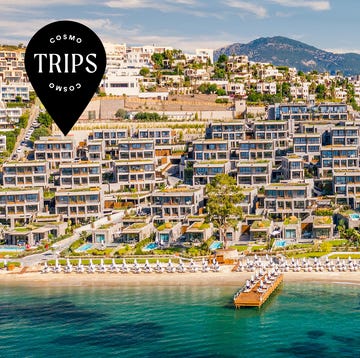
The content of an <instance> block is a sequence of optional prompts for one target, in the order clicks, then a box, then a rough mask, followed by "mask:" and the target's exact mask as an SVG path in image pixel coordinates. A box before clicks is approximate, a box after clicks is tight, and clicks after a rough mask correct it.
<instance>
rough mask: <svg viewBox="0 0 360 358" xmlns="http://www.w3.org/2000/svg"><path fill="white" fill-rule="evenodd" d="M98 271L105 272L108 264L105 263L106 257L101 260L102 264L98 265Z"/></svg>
mask: <svg viewBox="0 0 360 358" xmlns="http://www.w3.org/2000/svg"><path fill="white" fill-rule="evenodd" d="M98 271H99V272H100V273H105V272H106V266H105V265H104V259H101V260H100V264H99V266H98Z"/></svg>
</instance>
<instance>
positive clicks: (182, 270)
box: [176, 259, 186, 273]
mask: <svg viewBox="0 0 360 358" xmlns="http://www.w3.org/2000/svg"><path fill="white" fill-rule="evenodd" d="M176 271H177V272H179V273H184V272H186V267H185V265H184V263H183V262H182V260H181V259H180V260H179V265H178V266H177V267H176Z"/></svg>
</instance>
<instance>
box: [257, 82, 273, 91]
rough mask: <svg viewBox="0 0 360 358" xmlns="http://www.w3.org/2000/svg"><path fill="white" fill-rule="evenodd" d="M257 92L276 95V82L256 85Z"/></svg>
mask: <svg viewBox="0 0 360 358" xmlns="http://www.w3.org/2000/svg"><path fill="white" fill-rule="evenodd" d="M256 92H258V93H268V94H276V82H258V83H257V84H256Z"/></svg>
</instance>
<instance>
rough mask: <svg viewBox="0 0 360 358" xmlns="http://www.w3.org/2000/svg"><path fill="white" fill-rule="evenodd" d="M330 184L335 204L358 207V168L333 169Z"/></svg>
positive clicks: (359, 172)
mask: <svg viewBox="0 0 360 358" xmlns="http://www.w3.org/2000/svg"><path fill="white" fill-rule="evenodd" d="M332 186H333V187H332V189H333V193H334V195H335V202H336V204H339V205H348V206H349V207H350V208H352V209H359V208H360V169H355V168H354V169H352V170H349V169H347V170H341V169H334V170H333V178H332Z"/></svg>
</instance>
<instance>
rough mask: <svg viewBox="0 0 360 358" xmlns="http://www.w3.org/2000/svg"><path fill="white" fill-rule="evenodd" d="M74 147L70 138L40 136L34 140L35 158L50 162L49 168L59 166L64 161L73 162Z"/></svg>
mask: <svg viewBox="0 0 360 358" xmlns="http://www.w3.org/2000/svg"><path fill="white" fill-rule="evenodd" d="M75 157H76V147H75V143H74V140H73V139H71V138H61V137H40V139H39V140H36V141H35V142H34V158H35V160H45V161H47V162H49V164H50V170H53V169H57V168H59V165H60V164H61V163H64V162H74V159H75Z"/></svg>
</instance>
